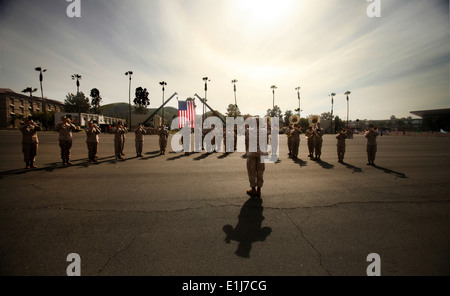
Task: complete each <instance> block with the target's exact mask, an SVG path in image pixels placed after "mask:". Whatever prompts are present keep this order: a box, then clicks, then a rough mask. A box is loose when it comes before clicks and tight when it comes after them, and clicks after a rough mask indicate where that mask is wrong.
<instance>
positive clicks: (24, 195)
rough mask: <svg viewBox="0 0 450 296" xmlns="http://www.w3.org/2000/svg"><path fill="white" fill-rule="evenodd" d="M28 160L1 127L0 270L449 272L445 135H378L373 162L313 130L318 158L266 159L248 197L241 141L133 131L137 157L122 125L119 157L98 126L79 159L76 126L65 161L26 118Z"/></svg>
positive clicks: (449, 160)
mask: <svg viewBox="0 0 450 296" xmlns="http://www.w3.org/2000/svg"><path fill="white" fill-rule="evenodd" d="M39 139H40V144H39V151H38V155H37V161H36V164H37V165H38V166H39V167H38V168H37V169H31V170H27V169H25V168H24V166H25V164H24V162H23V156H22V152H21V134H20V132H18V131H5V130H4V131H0V196H1V197H0V200H1V203H0V210H1V215H0V225H1V237H2V239H1V240H0V266H1V270H0V274H1V275H62V276H64V275H66V269H67V267H68V265H69V262H67V260H66V259H67V256H68V254H71V253H76V254H79V255H80V258H81V275H105V276H107V275H149V276H153V275H162V276H173V275H175V276H183V275H187V276H216V275H217V276H241V275H244V276H302V275H318V276H321V275H325V276H326V275H356V276H358V275H363V276H364V275H366V272H367V268H368V266H369V264H370V262H368V261H367V256H368V255H369V254H372V253H376V254H378V255H379V256H380V259H381V265H380V267H381V275H394V276H395V275H449V274H450V259H449V256H448V254H449V251H450V215H449V213H450V194H449V193H450V182H449V180H450V173H449V167H450V149H449V147H450V137H412V136H402V135H399V136H393V135H391V136H382V137H378V140H377V141H378V153H377V158H376V160H375V163H376V166H367V165H366V162H367V158H366V152H365V139H364V137H363V136H362V135H355V137H354V139H348V140H347V149H346V150H347V151H346V155H345V159H344V163H343V164H341V163H338V162H337V153H336V139H335V137H334V136H332V135H325V136H324V143H323V154H322V161H320V162H318V161H313V160H310V159H309V158H308V157H307V151H306V150H307V148H306V140H305V138H304V135H302V138H301V144H300V155H299V159H298V160H293V159H290V158H288V156H287V145H286V138H285V136H284V135H281V136H280V159H279V161H278V162H277V163H276V164H267V165H266V171H265V174H264V179H265V183H264V187H263V190H262V199H261V200H259V201H258V200H251V199H249V197H248V196H247V195H246V190H247V189H248V188H249V183H248V178H247V171H246V160H245V158H243V157H242V156H243V154H244V153H242V152H236V153H231V154H228V155H227V154H223V153H211V154H207V153H205V152H203V153H192V154H189V155H185V154H184V153H173V152H171V149H170V139H169V145H168V153H167V154H166V155H162V156H161V155H159V153H158V150H159V148H158V138H157V137H156V136H145V143H144V153H143V154H144V157H142V158H136V157H135V155H136V154H135V150H134V133H128V134H127V140H126V143H125V154H126V155H125V156H124V160H115V158H114V156H113V154H114V153H113V136H112V135H109V134H101V135H100V145H99V153H98V155H99V162H98V163H96V164H94V163H89V162H88V161H87V147H86V143H85V134H84V133H83V132H80V133H75V134H74V140H73V148H72V162H73V165H72V166H70V167H66V166H63V165H62V164H61V160H60V157H59V146H58V135H57V133H55V132H39Z"/></svg>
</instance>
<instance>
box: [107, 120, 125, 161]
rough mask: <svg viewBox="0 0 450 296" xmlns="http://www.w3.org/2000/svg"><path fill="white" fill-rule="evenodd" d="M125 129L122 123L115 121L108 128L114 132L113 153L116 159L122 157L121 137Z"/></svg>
mask: <svg viewBox="0 0 450 296" xmlns="http://www.w3.org/2000/svg"><path fill="white" fill-rule="evenodd" d="M126 132H127V131H126V130H125V128H124V127H123V125H122V123H117V124H116V126H115V127H114V128H113V129H112V130H110V133H111V134H114V153H115V155H116V159H122V149H123V137H122V135H123V134H125V133H126Z"/></svg>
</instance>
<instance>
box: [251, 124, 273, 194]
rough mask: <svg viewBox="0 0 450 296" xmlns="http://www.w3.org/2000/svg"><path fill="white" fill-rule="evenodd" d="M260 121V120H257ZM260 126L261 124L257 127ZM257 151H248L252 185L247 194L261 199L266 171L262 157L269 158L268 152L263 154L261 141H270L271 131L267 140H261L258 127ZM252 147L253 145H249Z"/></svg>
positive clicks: (268, 132) (268, 130)
mask: <svg viewBox="0 0 450 296" xmlns="http://www.w3.org/2000/svg"><path fill="white" fill-rule="evenodd" d="M257 120H259V118H257ZM257 126H259V124H258V125H257ZM251 132H252V131H251V129H249V133H248V136H249V135H250V133H251ZM256 134H257V137H256V139H257V151H256V152H250V149H249V150H247V153H246V155H247V174H248V180H249V183H250V187H251V189H250V190H247V194H248V195H250V196H251V197H261V188H262V187H263V184H264V171H265V169H266V166H265V163H264V162H262V161H261V159H262V158H261V157H262V156H267V155H268V153H267V152H262V151H261V149H260V146H261V143H262V142H260V141H264V140H265V141H266V143H267V140H268V137H269V134H270V129H269V128H268V129H267V138H266V139H260V134H259V128H258V127H257V131H256ZM249 146H251V145H249Z"/></svg>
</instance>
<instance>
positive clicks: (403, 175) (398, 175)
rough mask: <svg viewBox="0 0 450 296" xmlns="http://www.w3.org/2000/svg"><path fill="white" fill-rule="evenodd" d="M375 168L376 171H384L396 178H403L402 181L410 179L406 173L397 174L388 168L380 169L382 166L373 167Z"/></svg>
mask: <svg viewBox="0 0 450 296" xmlns="http://www.w3.org/2000/svg"><path fill="white" fill-rule="evenodd" d="M373 167H374V168H376V169H379V170H382V171H383V172H385V173H386V174H389V175H393V176H394V177H396V178H402V179H406V178H408V177H407V176H406V175H405V174H404V173H400V172H396V171H393V170H391V169H387V168H384V167H380V166H377V165H373Z"/></svg>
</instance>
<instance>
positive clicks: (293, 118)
mask: <svg viewBox="0 0 450 296" xmlns="http://www.w3.org/2000/svg"><path fill="white" fill-rule="evenodd" d="M289 123H290V124H292V125H297V124H299V123H300V116H298V115H297V114H294V115H291V117H289Z"/></svg>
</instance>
